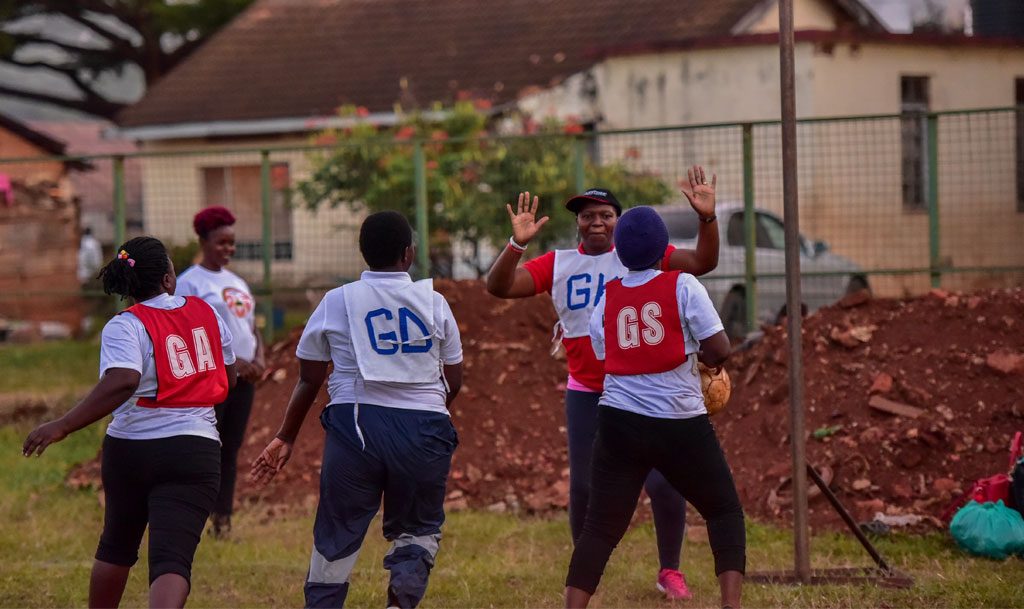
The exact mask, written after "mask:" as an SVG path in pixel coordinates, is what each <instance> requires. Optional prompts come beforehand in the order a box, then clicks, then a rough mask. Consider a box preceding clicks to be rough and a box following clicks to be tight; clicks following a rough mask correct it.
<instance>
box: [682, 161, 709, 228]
mask: <svg viewBox="0 0 1024 609" xmlns="http://www.w3.org/2000/svg"><path fill="white" fill-rule="evenodd" d="M686 177H687V181H688V182H689V183H690V188H689V189H687V188H686V187H685V186H683V187H682V188H681V189H680V190H681V192H682V193H683V196H685V197H686V200H687V201H689V202H690V207H692V208H693V211H695V212H697V215H698V216H700V217H701V218H709V217H711V216H713V215H715V186H716V185H717V184H718V176H717V175H715V174H711V183H710V184H708V178H707V174H705V173H704V168H703V167H701V166H700V165H694V166H693V167H692V168H690V169H687V170H686Z"/></svg>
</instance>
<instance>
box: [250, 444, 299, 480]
mask: <svg viewBox="0 0 1024 609" xmlns="http://www.w3.org/2000/svg"><path fill="white" fill-rule="evenodd" d="M291 456H292V444H291V443H290V442H285V441H284V440H282V439H280V438H274V439H273V440H271V441H270V444H268V445H267V447H266V448H264V449H263V452H261V453H260V456H258V457H256V460H255V461H253V462H252V469H251V470H250V471H249V478H251V479H252V481H253V482H255V483H256V484H260V485H262V484H266V483H267V482H270V481H271V480H272V479H273V478H274V476H276V475H277V472H279V471H281V468H282V467H284V465H285V463H288V459H289V458H291Z"/></svg>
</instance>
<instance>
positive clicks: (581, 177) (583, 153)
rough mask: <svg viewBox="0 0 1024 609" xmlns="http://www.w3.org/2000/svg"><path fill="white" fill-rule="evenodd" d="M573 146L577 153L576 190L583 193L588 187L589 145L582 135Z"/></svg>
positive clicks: (574, 141)
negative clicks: (587, 160)
mask: <svg viewBox="0 0 1024 609" xmlns="http://www.w3.org/2000/svg"><path fill="white" fill-rule="evenodd" d="M573 148H574V151H575V153H576V154H575V158H576V192H577V193H581V192H583V191H584V189H586V187H587V165H586V158H587V146H586V142H584V141H583V137H582V136H579V137H577V138H576V139H575V140H573Z"/></svg>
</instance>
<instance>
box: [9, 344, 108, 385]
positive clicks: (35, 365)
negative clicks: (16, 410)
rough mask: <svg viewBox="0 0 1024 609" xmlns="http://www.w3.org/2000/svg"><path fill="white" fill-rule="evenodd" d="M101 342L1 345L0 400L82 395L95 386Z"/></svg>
mask: <svg viewBox="0 0 1024 609" xmlns="http://www.w3.org/2000/svg"><path fill="white" fill-rule="evenodd" d="M99 352H100V347H99V341H98V340H94V341H57V342H47V343H37V344H34V345H0V370H2V371H3V374H0V396H3V395H6V394H30V395H49V394H52V393H53V392H55V391H80V390H83V389H87V388H88V387H90V386H91V385H92V384H93V383H95V382H96V375H97V374H98V366H99Z"/></svg>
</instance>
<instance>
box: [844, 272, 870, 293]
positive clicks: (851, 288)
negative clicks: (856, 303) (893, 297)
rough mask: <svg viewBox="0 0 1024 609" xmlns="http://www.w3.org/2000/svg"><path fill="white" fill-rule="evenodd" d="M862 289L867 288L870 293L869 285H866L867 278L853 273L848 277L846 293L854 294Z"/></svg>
mask: <svg viewBox="0 0 1024 609" xmlns="http://www.w3.org/2000/svg"><path fill="white" fill-rule="evenodd" d="M862 290H867V291H868V293H869V294H870V293H871V286H870V285H868V278H867V277H864V276H863V275H854V276H853V277H850V283H848V284H846V295H847V296H849V295H850V294H856V293H857V292H860V291H862Z"/></svg>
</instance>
